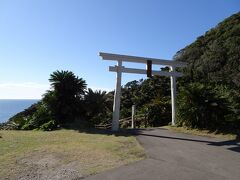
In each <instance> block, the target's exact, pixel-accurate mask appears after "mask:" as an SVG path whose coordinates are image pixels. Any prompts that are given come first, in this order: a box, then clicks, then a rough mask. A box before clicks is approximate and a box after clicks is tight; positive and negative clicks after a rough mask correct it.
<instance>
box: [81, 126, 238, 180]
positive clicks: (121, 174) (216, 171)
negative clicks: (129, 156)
mask: <svg viewBox="0 0 240 180" xmlns="http://www.w3.org/2000/svg"><path fill="white" fill-rule="evenodd" d="M136 134H137V139H138V141H139V142H140V144H141V145H142V146H143V147H144V148H145V151H146V154H147V158H146V159H144V160H142V161H139V162H136V163H133V164H130V165H127V166H122V167H120V168H116V169H113V170H109V171H106V172H103V173H101V174H97V175H94V176H89V177H87V178H85V179H86V180H133V179H137V180H155V179H163V180H166V179H169V180H172V179H174V180H175V179H177V180H188V179H194V180H198V179H199V180H207V179H210V180H215V179H216V180H220V179H233V180H235V179H236V180H239V179H240V142H238V143H237V142H235V141H224V140H220V139H216V138H208V137H200V136H194V135H188V134H183V133H174V132H170V131H168V130H165V129H149V130H138V131H136Z"/></svg>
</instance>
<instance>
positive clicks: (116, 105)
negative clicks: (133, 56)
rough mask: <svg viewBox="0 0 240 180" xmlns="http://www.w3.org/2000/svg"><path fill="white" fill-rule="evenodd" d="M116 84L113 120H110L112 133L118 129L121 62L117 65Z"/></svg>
mask: <svg viewBox="0 0 240 180" xmlns="http://www.w3.org/2000/svg"><path fill="white" fill-rule="evenodd" d="M117 65H118V66H117V68H118V69H117V82H116V90H115V94H114V102H113V118H112V131H118V129H119V114H120V97H121V80H122V71H121V68H122V61H118V64H117Z"/></svg>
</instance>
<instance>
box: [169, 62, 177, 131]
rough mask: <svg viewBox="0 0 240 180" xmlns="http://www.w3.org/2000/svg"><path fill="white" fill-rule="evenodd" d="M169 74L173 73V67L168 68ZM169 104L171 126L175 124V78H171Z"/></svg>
mask: <svg viewBox="0 0 240 180" xmlns="http://www.w3.org/2000/svg"><path fill="white" fill-rule="evenodd" d="M170 72H175V67H174V66H170ZM170 79H171V104H172V125H173V126H174V125H175V124H176V98H177V91H176V76H171V77H170Z"/></svg>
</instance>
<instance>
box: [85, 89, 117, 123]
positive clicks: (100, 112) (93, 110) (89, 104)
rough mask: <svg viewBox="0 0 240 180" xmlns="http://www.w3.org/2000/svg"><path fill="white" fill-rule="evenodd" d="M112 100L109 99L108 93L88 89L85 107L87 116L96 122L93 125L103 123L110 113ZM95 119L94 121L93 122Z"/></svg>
mask: <svg viewBox="0 0 240 180" xmlns="http://www.w3.org/2000/svg"><path fill="white" fill-rule="evenodd" d="M111 104H112V102H111V100H110V98H108V94H107V93H106V91H101V90H96V91H93V90H92V89H90V88H89V89H88V91H87V93H86V95H85V105H86V106H85V107H86V112H87V116H88V118H89V119H91V120H92V121H94V122H93V123H96V124H97V123H100V122H103V121H104V119H101V118H106V117H107V114H108V113H109V112H110V108H111ZM93 119H94V120H93Z"/></svg>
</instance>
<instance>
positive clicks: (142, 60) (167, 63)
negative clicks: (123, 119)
mask: <svg viewBox="0 0 240 180" xmlns="http://www.w3.org/2000/svg"><path fill="white" fill-rule="evenodd" d="M99 56H101V57H102V59H103V60H113V61H117V66H109V71H112V72H116V73H117V82H116V90H115V94H114V103H113V118H112V131H118V129H119V113H120V97H121V80H122V73H134V74H147V75H148V77H151V76H152V75H160V76H170V79H171V102H172V125H175V122H176V78H177V77H181V76H183V74H182V73H179V72H177V71H176V70H175V68H176V67H186V66H187V64H186V63H184V62H180V61H171V60H163V59H155V58H146V57H136V56H127V55H120V54H110V53H103V52H100V53H99ZM123 61H125V62H132V63H144V64H146V65H147V68H146V70H145V69H135V68H125V67H124V66H123V65H122V62H123ZM152 64H156V65H164V66H168V67H170V71H169V72H167V71H155V70H152Z"/></svg>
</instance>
